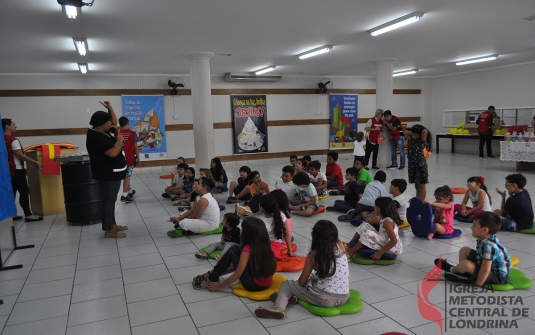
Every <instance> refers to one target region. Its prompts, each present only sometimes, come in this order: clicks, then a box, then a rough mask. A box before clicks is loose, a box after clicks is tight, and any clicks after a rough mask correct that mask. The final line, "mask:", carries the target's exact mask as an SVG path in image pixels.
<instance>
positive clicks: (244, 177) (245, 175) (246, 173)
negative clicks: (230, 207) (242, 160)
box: [227, 166, 252, 204]
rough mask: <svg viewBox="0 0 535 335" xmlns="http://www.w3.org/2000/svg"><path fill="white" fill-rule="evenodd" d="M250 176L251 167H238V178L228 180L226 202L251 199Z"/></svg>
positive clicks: (232, 202)
mask: <svg viewBox="0 0 535 335" xmlns="http://www.w3.org/2000/svg"><path fill="white" fill-rule="evenodd" d="M250 176H251V168H250V167H248V166H242V167H241V168H240V177H239V178H238V180H236V181H234V180H233V181H231V182H230V187H229V189H228V199H227V204H234V203H236V202H237V201H238V200H249V199H251V197H252V195H251V190H250V188H249V186H250V185H251V183H252V180H251V178H250Z"/></svg>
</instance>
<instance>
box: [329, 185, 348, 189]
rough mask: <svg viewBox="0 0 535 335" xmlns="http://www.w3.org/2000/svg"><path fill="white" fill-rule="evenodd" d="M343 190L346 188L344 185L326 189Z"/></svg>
mask: <svg viewBox="0 0 535 335" xmlns="http://www.w3.org/2000/svg"><path fill="white" fill-rule="evenodd" d="M345 188H346V186H345V185H340V186H332V187H329V188H328V189H329V190H343V189H345Z"/></svg>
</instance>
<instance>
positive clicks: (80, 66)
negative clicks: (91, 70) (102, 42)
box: [78, 63, 88, 74]
mask: <svg viewBox="0 0 535 335" xmlns="http://www.w3.org/2000/svg"><path fill="white" fill-rule="evenodd" d="M78 68H79V69H80V72H82V73H83V74H86V73H87V71H88V68H87V63H86V64H82V63H78Z"/></svg>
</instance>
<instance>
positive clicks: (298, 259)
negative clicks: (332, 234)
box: [276, 256, 307, 272]
mask: <svg viewBox="0 0 535 335" xmlns="http://www.w3.org/2000/svg"><path fill="white" fill-rule="evenodd" d="M306 259H307V258H306V257H305V256H294V257H286V258H285V259H284V260H283V261H277V270H276V271H277V272H289V271H299V270H303V268H304V267H305V261H306Z"/></svg>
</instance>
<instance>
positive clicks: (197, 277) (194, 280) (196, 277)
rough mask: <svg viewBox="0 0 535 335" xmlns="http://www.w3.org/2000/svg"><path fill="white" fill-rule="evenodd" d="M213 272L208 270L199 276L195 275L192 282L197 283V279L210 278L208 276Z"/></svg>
mask: <svg viewBox="0 0 535 335" xmlns="http://www.w3.org/2000/svg"><path fill="white" fill-rule="evenodd" d="M211 274H212V272H211V271H208V272H206V273H205V274H203V275H198V276H195V277H193V282H192V284H193V283H195V282H197V281H202V280H205V279H208V277H210V275H211Z"/></svg>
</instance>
